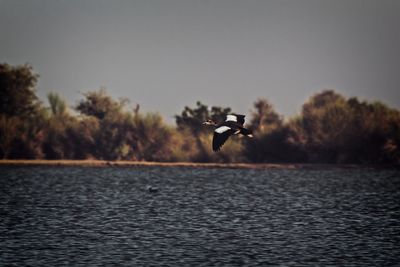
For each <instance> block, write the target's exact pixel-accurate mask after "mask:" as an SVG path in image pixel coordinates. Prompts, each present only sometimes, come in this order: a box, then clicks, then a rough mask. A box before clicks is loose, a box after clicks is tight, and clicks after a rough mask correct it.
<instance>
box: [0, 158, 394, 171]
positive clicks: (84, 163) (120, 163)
mask: <svg viewBox="0 0 400 267" xmlns="http://www.w3.org/2000/svg"><path fill="white" fill-rule="evenodd" d="M0 165H31V166H82V167H84V166H88V167H141V166H144V167H145V166H152V167H157V166H159V167H193V168H238V169H332V168H341V169H356V168H363V169H365V168H372V169H382V168H383V169H386V168H399V167H400V166H398V165H378V164H376V165H373V164H368V165H361V164H310V163H307V164H305V163H279V164H275V163H197V162H147V161H107V160H0Z"/></svg>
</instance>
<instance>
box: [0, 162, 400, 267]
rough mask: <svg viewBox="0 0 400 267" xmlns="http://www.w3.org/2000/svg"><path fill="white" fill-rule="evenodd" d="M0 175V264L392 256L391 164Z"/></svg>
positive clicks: (227, 262)
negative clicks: (379, 167) (387, 167)
mask: <svg viewBox="0 0 400 267" xmlns="http://www.w3.org/2000/svg"><path fill="white" fill-rule="evenodd" d="M0 174H1V177H0V181H1V189H0V216H1V217H0V265H1V266H9V265H16V266H17V265H18V266H27V265H29V266H110V265H124V266H154V265H155V266H158V265H163V266H246V265H247V266H257V265H258V266H396V265H397V266H399V262H400V171H398V170H397V171H396V170H379V171H377V170H369V169H362V170H356V169H351V170H343V169H334V170H240V169H204V168H203V169H202V168H172V167H171V168H168V167H164V168H161V167H135V168H134V167H132V168H117V167H109V168H90V167H45V168H43V167H6V166H0ZM149 187H152V188H153V189H154V188H156V189H158V191H157V192H149V190H148V188H149Z"/></svg>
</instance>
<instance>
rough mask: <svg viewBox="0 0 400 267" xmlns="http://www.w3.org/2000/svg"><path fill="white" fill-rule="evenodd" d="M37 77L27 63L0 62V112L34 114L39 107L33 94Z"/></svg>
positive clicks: (19, 115) (24, 115)
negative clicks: (15, 64)
mask: <svg viewBox="0 0 400 267" xmlns="http://www.w3.org/2000/svg"><path fill="white" fill-rule="evenodd" d="M38 77H39V75H38V74H35V73H34V72H33V68H32V67H31V66H30V65H28V64H25V65H22V66H15V67H13V66H10V65H8V64H6V63H4V64H0V113H1V114H5V115H7V116H9V117H12V116H18V117H21V118H22V117H32V116H34V115H35V114H36V112H37V111H38V109H39V107H40V102H39V100H38V98H37V96H36V94H35V88H36V83H37V79H38Z"/></svg>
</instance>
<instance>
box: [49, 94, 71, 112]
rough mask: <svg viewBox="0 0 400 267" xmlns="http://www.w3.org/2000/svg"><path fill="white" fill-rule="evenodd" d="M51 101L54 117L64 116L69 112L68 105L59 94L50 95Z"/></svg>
mask: <svg viewBox="0 0 400 267" xmlns="http://www.w3.org/2000/svg"><path fill="white" fill-rule="evenodd" d="M47 99H48V100H49V104H50V110H51V113H52V114H53V116H62V115H65V114H66V112H67V104H66V102H65V100H64V99H62V98H61V96H60V95H58V94H57V93H49V94H48V95H47Z"/></svg>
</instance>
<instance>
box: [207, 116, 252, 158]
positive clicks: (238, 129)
mask: <svg viewBox="0 0 400 267" xmlns="http://www.w3.org/2000/svg"><path fill="white" fill-rule="evenodd" d="M244 117H245V115H238V114H228V115H226V120H225V121H224V122H222V123H220V124H217V123H215V122H214V121H212V120H206V121H205V122H203V125H213V126H215V130H214V137H213V141H212V148H213V150H214V151H219V150H220V149H221V147H222V145H223V144H224V143H225V142H226V140H228V138H229V136H231V135H235V134H241V135H244V136H247V137H253V134H252V131H251V130H249V129H246V128H244V127H243V124H244Z"/></svg>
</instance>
